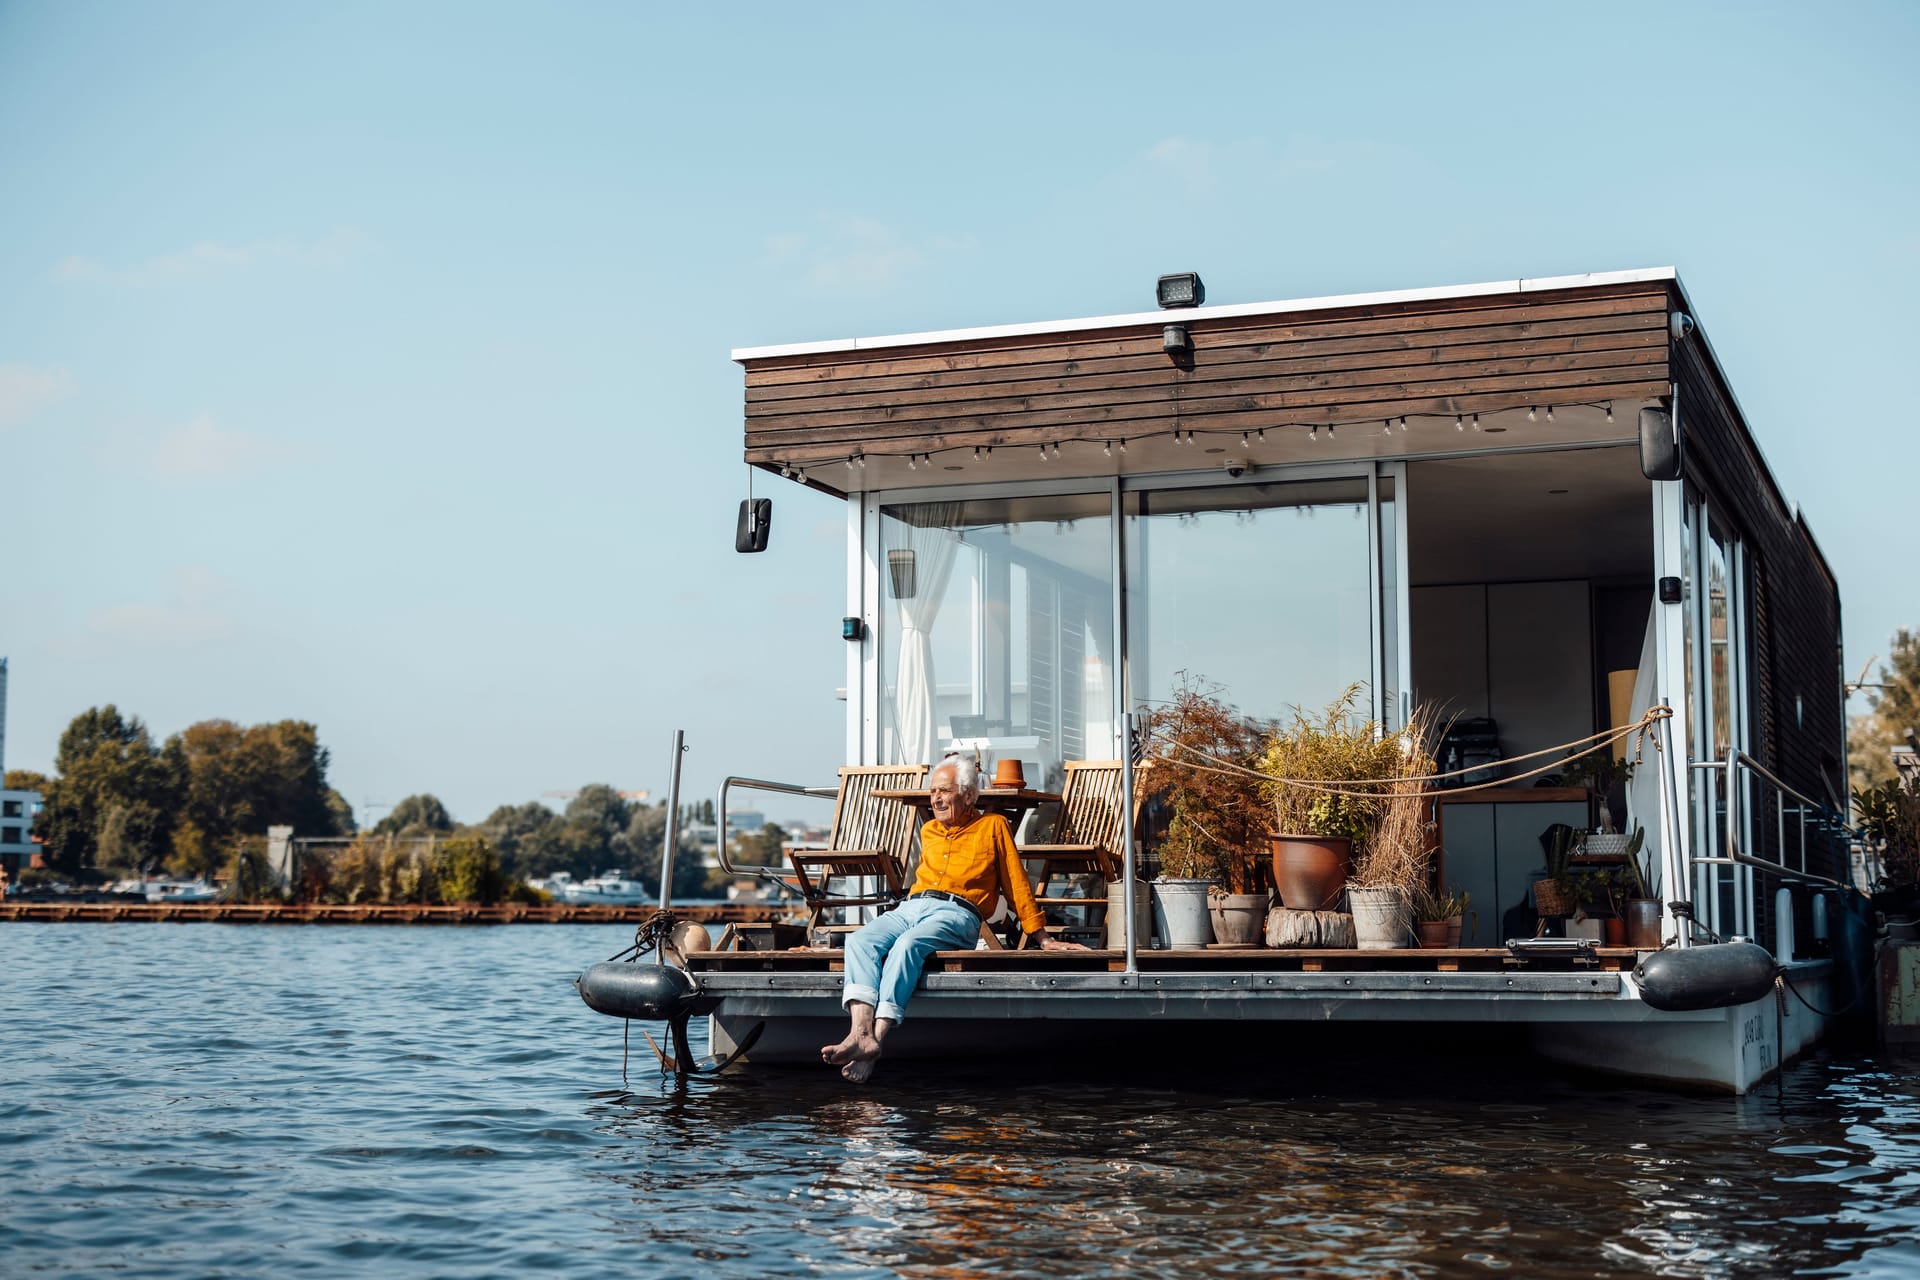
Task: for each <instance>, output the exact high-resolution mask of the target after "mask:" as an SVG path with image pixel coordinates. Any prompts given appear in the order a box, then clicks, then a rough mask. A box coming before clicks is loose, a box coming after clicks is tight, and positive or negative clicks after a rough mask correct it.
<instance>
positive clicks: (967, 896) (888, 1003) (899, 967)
mask: <svg viewBox="0 0 1920 1280" xmlns="http://www.w3.org/2000/svg"><path fill="white" fill-rule="evenodd" d="M932 790H933V821H931V822H929V823H927V825H926V826H924V827H922V828H920V873H919V875H917V876H915V877H914V881H913V888H912V890H911V891H910V892H909V893H908V894H907V898H906V901H904V902H902V903H901V904H900V905H899V906H898V907H895V908H894V909H893V910H892V911H889V912H886V913H885V914H883V915H881V916H880V917H879V918H878V919H876V920H873V921H871V922H870V923H868V924H867V926H866V927H865V928H863V929H861V930H860V931H859V932H858V933H856V934H854V935H853V936H852V937H850V938H848V939H847V981H846V987H845V989H844V994H843V995H842V996H841V999H840V1003H841V1005H842V1006H844V1007H846V1008H847V1009H848V1010H850V1012H851V1015H852V1025H851V1027H850V1028H849V1029H848V1031H847V1038H846V1039H845V1040H842V1041H841V1042H840V1043H839V1044H830V1045H827V1046H826V1047H825V1048H823V1049H821V1050H820V1057H821V1058H822V1059H824V1060H825V1061H826V1062H827V1063H828V1064H829V1065H831V1066H836V1067H839V1068H840V1074H841V1075H843V1076H845V1077H846V1078H847V1079H849V1080H851V1081H853V1082H854V1083H855V1084H860V1083H862V1082H863V1081H865V1080H866V1079H867V1077H868V1076H870V1075H872V1074H873V1067H874V1063H875V1062H877V1061H878V1060H879V1057H880V1046H881V1044H882V1042H883V1041H885V1040H886V1038H887V1033H888V1032H890V1031H892V1030H893V1028H894V1027H895V1026H896V1025H897V1024H898V1023H899V1022H900V1020H901V1019H902V1018H904V1017H906V1013H907V1000H908V998H909V997H910V996H911V995H912V994H913V989H914V987H915V986H916V985H917V984H918V983H919V981H920V971H921V970H922V969H923V968H925V967H926V963H927V958H928V957H929V956H931V955H932V954H933V953H934V952H936V951H942V950H946V951H955V950H961V949H968V948H971V947H972V946H973V945H974V943H975V942H976V941H978V939H979V937H980V922H981V921H982V920H983V919H985V918H986V916H987V915H988V914H990V913H991V912H992V911H993V908H994V904H995V902H996V901H997V900H998V898H999V897H1000V895H1001V894H1002V893H1003V892H1004V893H1005V894H1006V895H1007V899H1008V901H1010V902H1011V903H1012V904H1013V910H1014V914H1015V915H1017V916H1018V917H1019V918H1020V927H1021V928H1023V929H1025V930H1026V931H1027V934H1028V935H1029V937H1030V938H1031V940H1032V941H1033V942H1036V943H1038V944H1039V945H1040V947H1041V948H1043V949H1045V950H1048V951H1063V950H1065V951H1082V950H1085V948H1083V947H1081V946H1080V945H1079V944H1078V943H1074V942H1064V941H1061V940H1059V939H1056V938H1049V937H1048V936H1047V919H1046V917H1045V916H1044V915H1042V914H1041V912H1040V907H1039V904H1038V903H1036V902H1035V901H1034V900H1033V888H1032V886H1031V885H1029V884H1028V883H1027V873H1026V872H1025V871H1023V870H1021V868H1020V853H1019V851H1018V850H1017V849H1016V848H1015V847H1014V844H1013V829H1012V828H1011V827H1009V826H1008V825H1007V820H1006V819H1005V818H1003V817H1001V816H1000V815H999V814H997V813H984V814H983V813H981V812H979V811H978V810H977V809H975V808H974V806H975V804H977V803H978V801H979V799H980V766H979V765H978V764H977V763H976V762H975V761H974V760H973V759H972V758H971V757H969V756H956V757H954V758H952V759H949V760H947V761H946V762H944V763H943V764H941V765H940V766H939V767H938V768H936V769H935V770H934V771H933V778H932Z"/></svg>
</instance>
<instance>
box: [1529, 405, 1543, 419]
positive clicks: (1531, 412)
mask: <svg viewBox="0 0 1920 1280" xmlns="http://www.w3.org/2000/svg"><path fill="white" fill-rule="evenodd" d="M1527 421H1528V422H1538V421H1540V419H1538V418H1536V417H1534V416H1533V406H1532V405H1528V406H1527Z"/></svg>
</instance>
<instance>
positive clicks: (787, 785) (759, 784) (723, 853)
mask: <svg viewBox="0 0 1920 1280" xmlns="http://www.w3.org/2000/svg"><path fill="white" fill-rule="evenodd" d="M736 786H738V787H744V788H746V789H747V790H749V791H777V792H779V793H780V794H781V795H785V796H811V797H813V798H814V799H816V800H830V799H832V798H833V797H834V796H837V795H839V794H840V788H839V787H804V786H801V785H800V784H799V783H797V782H768V781H767V780H766V779H764V778H742V777H737V776H734V775H732V774H729V775H728V776H727V777H725V778H723V779H722V780H721V782H720V795H719V797H718V799H716V800H715V801H714V805H713V812H714V817H715V818H716V819H717V820H718V823H719V827H718V829H717V830H716V831H715V832H714V837H713V839H714V844H715V846H716V847H717V848H718V849H719V853H720V869H721V870H722V871H724V872H726V873H727V874H728V875H730V876H752V877H754V878H756V879H760V880H770V881H772V882H773V883H775V884H778V885H785V884H787V883H788V881H787V877H786V876H785V875H784V874H783V873H781V872H779V871H777V870H773V869H770V868H767V867H736V866H734V865H733V863H732V861H731V860H730V859H729V858H728V857H727V793H728V792H729V791H731V790H733V788H734V787H736Z"/></svg>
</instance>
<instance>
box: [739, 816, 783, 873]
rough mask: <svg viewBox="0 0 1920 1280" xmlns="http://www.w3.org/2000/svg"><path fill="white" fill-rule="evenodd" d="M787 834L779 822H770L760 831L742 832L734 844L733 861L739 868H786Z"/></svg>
mask: <svg viewBox="0 0 1920 1280" xmlns="http://www.w3.org/2000/svg"><path fill="white" fill-rule="evenodd" d="M786 842H787V832H786V829H785V828H784V827H782V826H781V825H780V824H779V823H777V822H769V823H767V824H766V825H765V826H764V827H761V828H760V829H759V830H758V831H745V832H742V833H741V834H740V835H739V836H738V837H736V838H735V839H734V842H733V861H734V863H735V864H736V865H739V866H748V867H784V866H785V865H786V864H787V855H786V852H785V851H784V850H783V849H782V848H781V846H782V845H784V844H785V843H786Z"/></svg>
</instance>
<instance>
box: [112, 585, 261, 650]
mask: <svg viewBox="0 0 1920 1280" xmlns="http://www.w3.org/2000/svg"><path fill="white" fill-rule="evenodd" d="M229 594H230V592H229V586H228V583H227V582H226V580H225V579H223V578H221V577H220V576H219V575H218V574H216V573H214V572H213V571H212V570H211V569H208V568H206V567H205V566H202V565H186V566H183V567H181V568H179V569H176V570H174V573H173V581H172V582H171V583H170V584H169V586H168V589H167V591H166V593H165V598H164V599H162V600H157V601H155V600H137V601H129V602H127V603H125V604H116V605H107V606H105V607H103V608H99V609H95V610H93V611H92V612H91V613H89V614H88V615H87V629H88V631H90V632H92V633H93V634H94V635H96V636H101V637H104V638H106V639H109V640H130V641H136V642H138V643H140V644H162V645H193V644H204V643H206V642H208V641H210V640H219V639H222V638H223V637H225V636H227V635H230V634H231V633H232V632H233V628H234V623H233V615H232V614H231V612H229V610H228V608H227V607H226V599H227V597H228V595H229Z"/></svg>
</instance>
